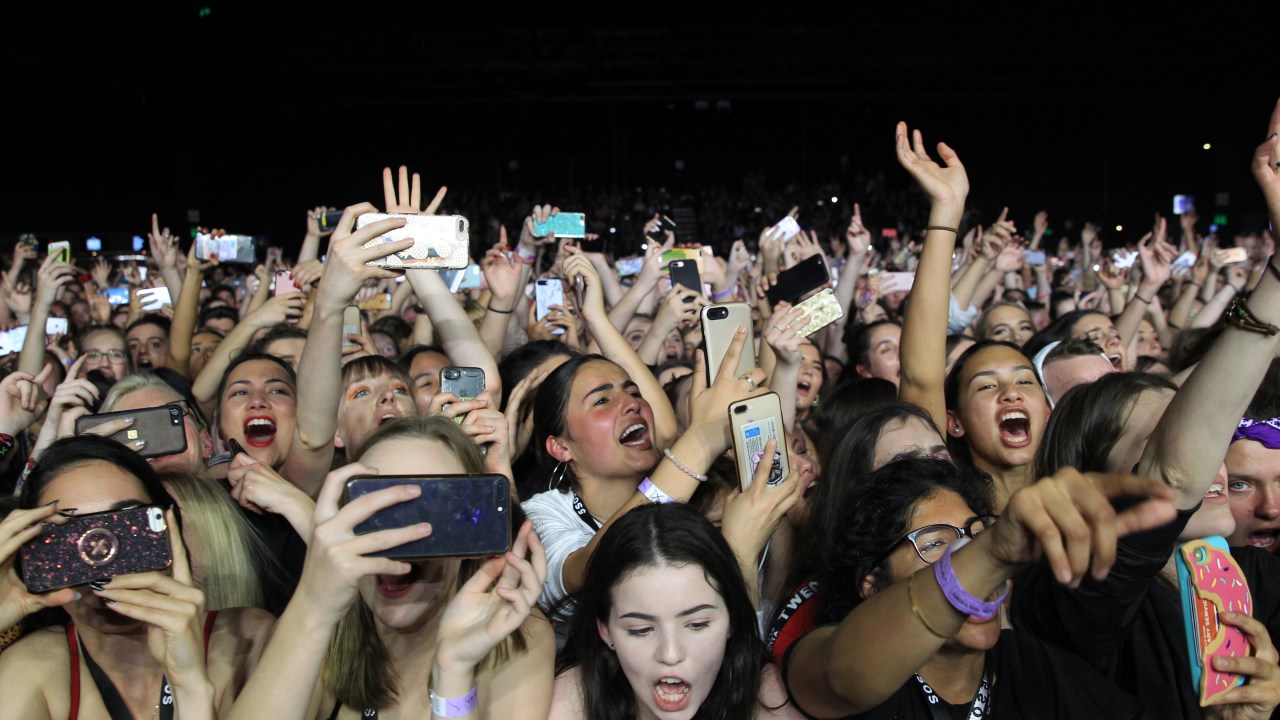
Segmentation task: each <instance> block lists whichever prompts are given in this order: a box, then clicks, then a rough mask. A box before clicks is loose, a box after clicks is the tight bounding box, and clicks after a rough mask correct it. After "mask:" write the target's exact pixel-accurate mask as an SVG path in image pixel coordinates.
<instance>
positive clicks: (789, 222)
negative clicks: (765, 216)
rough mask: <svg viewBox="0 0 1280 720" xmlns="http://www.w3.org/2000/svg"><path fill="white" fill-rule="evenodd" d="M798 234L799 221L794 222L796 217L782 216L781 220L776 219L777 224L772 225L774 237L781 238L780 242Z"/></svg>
mask: <svg viewBox="0 0 1280 720" xmlns="http://www.w3.org/2000/svg"><path fill="white" fill-rule="evenodd" d="M799 234H800V223H798V222H796V219H795V218H793V217H791V216H790V215H788V216H786V217H784V218H782V219H781V220H779V221H778V224H777V225H774V226H773V235H774V237H776V238H778V239H780V240H782V242H784V243H785V242H787V241H789V240H791V238H793V237H795V236H797V235H799Z"/></svg>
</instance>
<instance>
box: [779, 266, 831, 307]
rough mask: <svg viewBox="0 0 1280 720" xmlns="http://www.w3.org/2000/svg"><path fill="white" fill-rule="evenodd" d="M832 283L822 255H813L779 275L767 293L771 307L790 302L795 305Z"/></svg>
mask: <svg viewBox="0 0 1280 720" xmlns="http://www.w3.org/2000/svg"><path fill="white" fill-rule="evenodd" d="M830 282H831V272H830V271H829V270H827V264H826V262H824V261H823V260H822V256H821V255H813V256H811V257H808V258H805V259H804V260H801V261H800V262H799V263H796V265H795V267H792V268H788V269H786V270H783V271H782V272H780V273H778V280H777V282H775V283H774V285H773V287H771V288H769V289H768V290H767V291H765V295H766V296H767V297H768V298H769V304H770V305H777V304H778V303H780V302H789V303H791V304H792V305H794V304H795V303H796V302H797V301H798V300H800V298H802V297H804V296H805V295H808V294H809V293H811V292H813V291H814V290H816V289H818V288H820V287H822V286H823V285H826V284H828V283H830Z"/></svg>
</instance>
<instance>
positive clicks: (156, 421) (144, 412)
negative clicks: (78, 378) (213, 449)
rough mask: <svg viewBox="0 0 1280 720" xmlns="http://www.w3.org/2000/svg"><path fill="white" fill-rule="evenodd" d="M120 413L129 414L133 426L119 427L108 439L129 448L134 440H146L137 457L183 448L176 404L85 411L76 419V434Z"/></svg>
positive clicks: (184, 439)
mask: <svg viewBox="0 0 1280 720" xmlns="http://www.w3.org/2000/svg"><path fill="white" fill-rule="evenodd" d="M122 417H131V418H133V427H129V428H125V429H124V430H121V431H120V432H118V433H116V434H114V435H112V436H111V439H112V440H115V441H116V442H119V443H121V444H123V445H124V446H125V447H129V448H132V447H133V443H134V442H136V441H138V440H146V441H147V444H146V445H145V446H144V447H143V448H142V449H141V450H139V451H138V455H140V456H141V457H144V458H153V457H161V456H163V455H177V454H178V453H182V452H186V450H187V429H186V427H185V426H184V425H183V422H182V408H180V407H178V406H177V405H161V406H160V407H154V408H143V409H141V410H121V411H118V412H109V413H102V414H100V415H85V416H83V417H80V418H79V419H77V420H76V434H77V435H82V434H84V431H85V430H88V429H89V428H92V427H97V426H99V425H101V424H103V423H105V422H107V421H108V420H114V419H116V418H122Z"/></svg>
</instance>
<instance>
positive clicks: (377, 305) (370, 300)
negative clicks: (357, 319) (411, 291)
mask: <svg viewBox="0 0 1280 720" xmlns="http://www.w3.org/2000/svg"><path fill="white" fill-rule="evenodd" d="M359 308H360V309H361V310H390V309H391V293H376V294H373V295H370V296H369V297H367V298H365V299H364V300H363V301H362V302H361V303H360V305H359Z"/></svg>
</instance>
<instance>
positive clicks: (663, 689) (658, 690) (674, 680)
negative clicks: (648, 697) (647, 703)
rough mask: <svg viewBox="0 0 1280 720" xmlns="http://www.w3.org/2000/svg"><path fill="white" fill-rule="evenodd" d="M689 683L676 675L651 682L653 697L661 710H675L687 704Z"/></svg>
mask: <svg viewBox="0 0 1280 720" xmlns="http://www.w3.org/2000/svg"><path fill="white" fill-rule="evenodd" d="M691 689H692V688H690V687H689V683H687V682H685V681H684V680H681V679H680V678H678V677H664V678H659V679H658V682H656V683H654V684H653V698H654V700H656V701H657V703H658V708H659V709H661V710H662V711H663V712H677V711H679V710H683V709H684V707H685V706H686V705H688V704H689V691H690V690H691Z"/></svg>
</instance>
